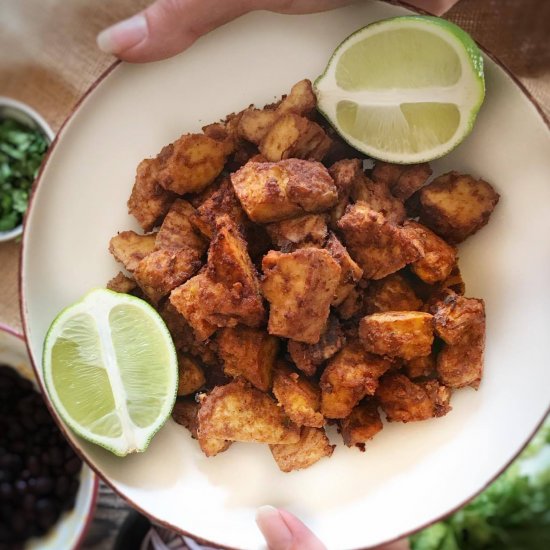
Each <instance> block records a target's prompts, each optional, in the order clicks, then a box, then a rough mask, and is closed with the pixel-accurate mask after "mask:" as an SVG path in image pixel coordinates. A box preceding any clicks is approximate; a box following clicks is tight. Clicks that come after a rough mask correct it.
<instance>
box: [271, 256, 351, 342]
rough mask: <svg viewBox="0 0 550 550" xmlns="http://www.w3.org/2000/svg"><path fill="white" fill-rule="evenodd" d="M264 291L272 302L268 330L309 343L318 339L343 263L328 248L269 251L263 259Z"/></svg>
mask: <svg viewBox="0 0 550 550" xmlns="http://www.w3.org/2000/svg"><path fill="white" fill-rule="evenodd" d="M262 267H263V272H264V276H263V280H262V291H263V294H264V296H265V298H266V299H267V300H268V302H269V303H270V305H271V308H270V312H269V323H268V331H269V333H270V334H274V335H276V336H283V337H285V338H292V339H293V340H296V341H298V342H304V343H306V344H316V343H317V342H319V339H320V337H321V334H322V333H323V330H324V328H325V324H326V322H327V319H328V315H329V310H330V303H331V301H332V299H333V297H334V293H335V292H336V288H337V286H338V283H339V280H340V266H339V265H338V263H337V262H336V261H335V260H334V259H333V258H332V256H331V255H330V254H329V253H328V252H327V251H326V250H322V249H318V248H301V249H299V250H296V251H295V252H291V253H289V254H284V253H282V252H276V251H273V250H272V251H270V252H269V253H268V254H267V255H266V256H264V258H263V261H262Z"/></svg>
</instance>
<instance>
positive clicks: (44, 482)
mask: <svg viewBox="0 0 550 550" xmlns="http://www.w3.org/2000/svg"><path fill="white" fill-rule="evenodd" d="M54 488H55V483H54V481H53V479H52V478H51V477H46V476H41V477H39V478H37V479H36V488H35V493H36V494H37V495H49V494H50V493H51V492H52V491H53V490H54Z"/></svg>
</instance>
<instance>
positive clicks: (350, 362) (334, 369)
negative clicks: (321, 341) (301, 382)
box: [320, 340, 392, 418]
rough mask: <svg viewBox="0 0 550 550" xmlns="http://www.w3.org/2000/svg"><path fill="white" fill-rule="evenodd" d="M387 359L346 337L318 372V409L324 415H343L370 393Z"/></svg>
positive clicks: (384, 370)
mask: <svg viewBox="0 0 550 550" xmlns="http://www.w3.org/2000/svg"><path fill="white" fill-rule="evenodd" d="M391 365H392V364H391V362H390V361H388V360H387V359H383V358H382V357H377V356H376V355H372V354H370V353H367V351H366V350H365V349H364V347H363V346H362V345H361V343H360V342H359V341H358V340H350V341H349V342H348V343H347V344H346V345H345V346H344V347H343V348H342V349H341V350H340V351H339V352H338V353H337V354H336V355H335V356H334V357H333V358H332V359H330V360H329V362H328V365H327V368H326V369H325V370H324V372H323V374H322V375H321V382H320V386H321V413H322V414H323V416H324V417H325V418H345V417H346V416H348V415H349V414H350V413H351V411H352V410H353V408H354V407H355V406H356V405H357V403H359V401H361V399H363V397H365V396H366V395H374V393H375V391H376V388H377V387H378V379H379V378H380V377H381V376H382V375H383V374H384V373H385V372H386V371H387V370H388V369H389V368H390V367H391Z"/></svg>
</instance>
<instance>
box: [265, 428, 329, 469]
mask: <svg viewBox="0 0 550 550" xmlns="http://www.w3.org/2000/svg"><path fill="white" fill-rule="evenodd" d="M334 447H335V445H331V444H330V442H329V439H328V437H327V434H326V433H325V430H324V429H323V428H308V427H307V426H304V427H303V428H302V431H301V434H300V440H299V441H298V443H291V444H290V445H270V446H269V448H270V449H271V454H272V455H273V458H274V459H275V462H276V463H277V466H279V469H280V470H281V471H282V472H292V471H293V470H302V469H304V468H309V467H310V466H311V465H312V464H315V463H316V462H317V461H319V460H321V458H323V457H325V456H326V457H329V456H331V455H332V453H333V451H334Z"/></svg>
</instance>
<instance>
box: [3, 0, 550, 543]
mask: <svg viewBox="0 0 550 550" xmlns="http://www.w3.org/2000/svg"><path fill="white" fill-rule="evenodd" d="M148 3H149V1H148V0H93V1H91V0H71V1H70V2H67V1H66V0H1V3H0V95H6V96H10V97H13V98H15V99H19V100H21V101H24V102H26V103H28V104H29V105H31V106H32V107H34V108H35V109H36V110H37V111H39V112H40V113H41V114H42V115H43V116H44V118H45V119H46V120H47V121H48V122H49V123H50V125H51V126H52V128H53V129H54V131H56V130H58V129H59V127H60V125H61V124H62V122H63V121H64V120H65V118H66V116H67V115H68V113H70V112H71V110H72V108H73V106H74V105H75V103H76V102H77V101H78V99H79V98H80V97H81V95H82V94H83V93H84V92H85V90H86V89H87V88H88V87H89V86H90V84H91V83H92V82H93V81H94V80H95V79H96V78H97V77H98V76H99V75H100V74H101V73H102V72H103V71H104V70H105V69H106V68H107V67H108V66H109V65H110V64H111V63H112V62H113V58H112V57H110V56H108V55H105V54H103V53H102V52H100V51H99V50H98V49H97V47H96V45H95V37H96V35H97V33H98V32H99V31H100V30H101V29H103V28H105V27H106V26H108V25H109V24H111V23H113V22H115V21H117V20H120V19H122V18H124V17H127V16H129V15H131V14H133V13H135V12H136V11H138V10H139V9H141V8H142V7H144V6H146V5H147V4H148ZM446 17H447V18H448V19H450V20H452V21H454V22H455V23H457V24H459V25H460V26H461V27H463V28H464V29H465V30H467V31H468V32H469V33H471V34H472V35H473V36H474V38H476V40H478V42H479V43H480V44H482V45H483V46H484V47H485V48H487V49H488V50H489V51H491V52H492V53H493V54H494V55H495V56H496V57H498V58H499V59H500V60H501V61H502V62H503V63H504V64H505V65H507V66H508V67H509V68H510V70H511V71H512V72H513V73H514V74H515V75H516V76H517V77H518V79H519V80H520V81H521V82H522V83H523V84H524V86H525V87H526V88H527V89H528V90H529V92H530V93H531V94H532V95H533V97H534V98H535V99H536V100H537V101H538V103H539V105H540V106H541V108H542V111H543V112H544V113H545V115H546V116H547V117H548V118H550V40H548V36H550V2H548V1H543V2H541V1H540V0H461V1H460V2H459V3H458V4H457V5H456V6H455V7H454V8H453V9H452V10H451V11H450V12H449V13H448V14H447V16H446ZM19 252H20V244H19V243H18V242H15V241H13V242H8V243H0V323H4V324H7V325H9V326H11V327H14V328H16V329H19V330H21V320H20V316H19V305H18V295H17V289H18V267H19V264H18V258H19ZM128 510H129V508H128V506H127V505H126V504H125V502H124V501H123V500H122V499H120V498H119V497H117V496H116V495H114V494H113V493H112V492H111V491H110V490H109V489H108V488H107V487H106V486H105V485H102V486H101V496H100V499H99V504H98V507H97V510H96V514H95V518H94V522H93V524H92V526H91V528H90V531H89V533H88V536H87V538H86V541H85V542H84V546H83V548H86V549H88V550H90V549H96V550H99V549H110V548H112V546H113V543H114V540H115V537H116V534H117V532H118V528H119V526H120V524H121V522H122V521H123V520H124V518H125V517H126V515H127V513H128Z"/></svg>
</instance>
